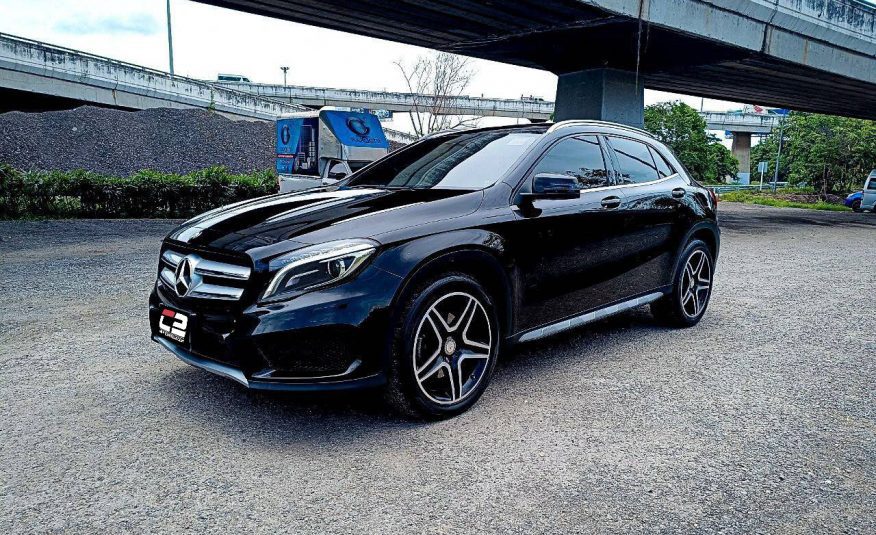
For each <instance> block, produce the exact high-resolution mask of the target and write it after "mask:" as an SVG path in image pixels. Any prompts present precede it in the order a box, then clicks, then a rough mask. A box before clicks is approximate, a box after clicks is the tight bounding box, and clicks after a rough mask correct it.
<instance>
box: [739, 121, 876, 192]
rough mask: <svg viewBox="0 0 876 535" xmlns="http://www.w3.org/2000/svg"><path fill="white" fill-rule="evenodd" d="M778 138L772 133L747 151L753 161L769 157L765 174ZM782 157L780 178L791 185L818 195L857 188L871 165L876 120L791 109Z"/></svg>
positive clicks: (874, 163)
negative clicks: (816, 192) (812, 191)
mask: <svg viewBox="0 0 876 535" xmlns="http://www.w3.org/2000/svg"><path fill="white" fill-rule="evenodd" d="M778 138H779V132H778V131H774V132H773V133H771V134H770V135H769V136H767V137H766V138H764V139H763V140H762V141H761V142H760V143H759V144H758V145H757V146H755V147H754V150H753V151H752V156H753V159H755V160H756V161H763V160H767V161H770V171H769V172H770V176H772V173H773V172H774V170H775V159H776V150H777V148H778ZM781 160H782V161H781V164H780V167H779V177H780V180H781V179H784V180H787V181H788V182H789V183H791V184H793V185H795V186H809V187H812V188H814V189H815V190H816V191H818V192H821V193H844V192H848V191H852V190H855V189H859V188H860V187H861V186H862V184H863V182H864V178H865V177H866V176H867V173H869V171H870V170H871V169H873V168H876V121H866V120H863V119H849V118H845V117H835V116H831V115H819V114H815V113H798V112H792V113H791V114H790V115H789V116H788V118H787V119H786V123H785V133H784V143H783V146H782V158H781Z"/></svg>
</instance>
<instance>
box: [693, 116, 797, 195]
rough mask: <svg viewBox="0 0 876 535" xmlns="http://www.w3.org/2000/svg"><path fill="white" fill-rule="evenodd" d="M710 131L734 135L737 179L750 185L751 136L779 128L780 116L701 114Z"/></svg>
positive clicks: (733, 147)
mask: <svg viewBox="0 0 876 535" xmlns="http://www.w3.org/2000/svg"><path fill="white" fill-rule="evenodd" d="M700 117H702V118H703V119H704V120H705V121H706V127H707V128H708V129H709V130H726V131H729V132H730V133H731V134H733V145H732V146H731V147H730V150H731V151H732V152H733V156H735V157H736V159H737V160H739V170H738V172H737V173H736V177H737V178H738V179H739V180H740V181H742V182H743V183H748V180H749V177H750V176H751V136H752V135H761V136H763V135H766V134H769V133H770V132H772V131H773V129H774V128H778V127H779V121H781V119H782V117H781V116H780V115H771V114H761V113H735V112H710V111H707V112H700Z"/></svg>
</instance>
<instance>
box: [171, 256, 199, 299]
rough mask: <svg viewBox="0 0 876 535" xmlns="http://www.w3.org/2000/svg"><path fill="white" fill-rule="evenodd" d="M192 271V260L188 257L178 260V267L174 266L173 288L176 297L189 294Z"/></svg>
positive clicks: (193, 269)
mask: <svg viewBox="0 0 876 535" xmlns="http://www.w3.org/2000/svg"><path fill="white" fill-rule="evenodd" d="M194 271H195V266H194V260H193V259H192V258H190V257H188V256H187V257H185V258H183V259H182V260H180V262H179V265H178V266H176V272H175V273H174V278H175V280H176V282H175V284H174V285H173V287H174V289H175V290H176V294H177V295H178V296H180V297H185V296H186V294H188V293H189V290H190V289H191V288H192V274H193V273H194Z"/></svg>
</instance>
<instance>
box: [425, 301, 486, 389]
mask: <svg viewBox="0 0 876 535" xmlns="http://www.w3.org/2000/svg"><path fill="white" fill-rule="evenodd" d="M492 349H493V333H492V327H491V326H490V319H489V316H488V314H487V311H486V309H485V308H484V305H483V304H482V303H481V302H480V301H479V300H478V299H477V298H476V297H474V296H472V295H471V294H468V293H465V292H452V293H448V294H447V295H444V296H443V297H441V298H440V299H438V300H437V301H435V303H433V304H432V306H430V307H429V309H428V310H427V311H426V313H425V314H424V315H423V318H422V319H421V320H420V324H419V326H418V327H417V331H416V334H415V339H414V351H413V369H414V376H415V378H416V381H417V386H418V387H419V388H420V390H421V391H422V393H423V394H424V395H425V396H426V397H427V398H429V399H430V400H431V401H433V402H435V403H438V404H441V405H451V404H454V403H458V402H460V401H462V400H464V399H465V398H467V397H468V396H469V395H471V394H472V392H474V391H475V390H476V387H477V386H478V384H480V382H481V380H482V379H483V378H484V376H485V375H486V373H487V370H488V368H489V364H490V362H489V361H490V358H492Z"/></svg>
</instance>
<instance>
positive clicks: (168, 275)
mask: <svg viewBox="0 0 876 535" xmlns="http://www.w3.org/2000/svg"><path fill="white" fill-rule="evenodd" d="M160 277H161V280H162V281H164V284H167V285H168V286H170V287H171V288H173V285H174V283H175V282H176V281H174V280H173V271H171V270H169V269H167V268H163V269H162V270H161V273H160Z"/></svg>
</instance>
